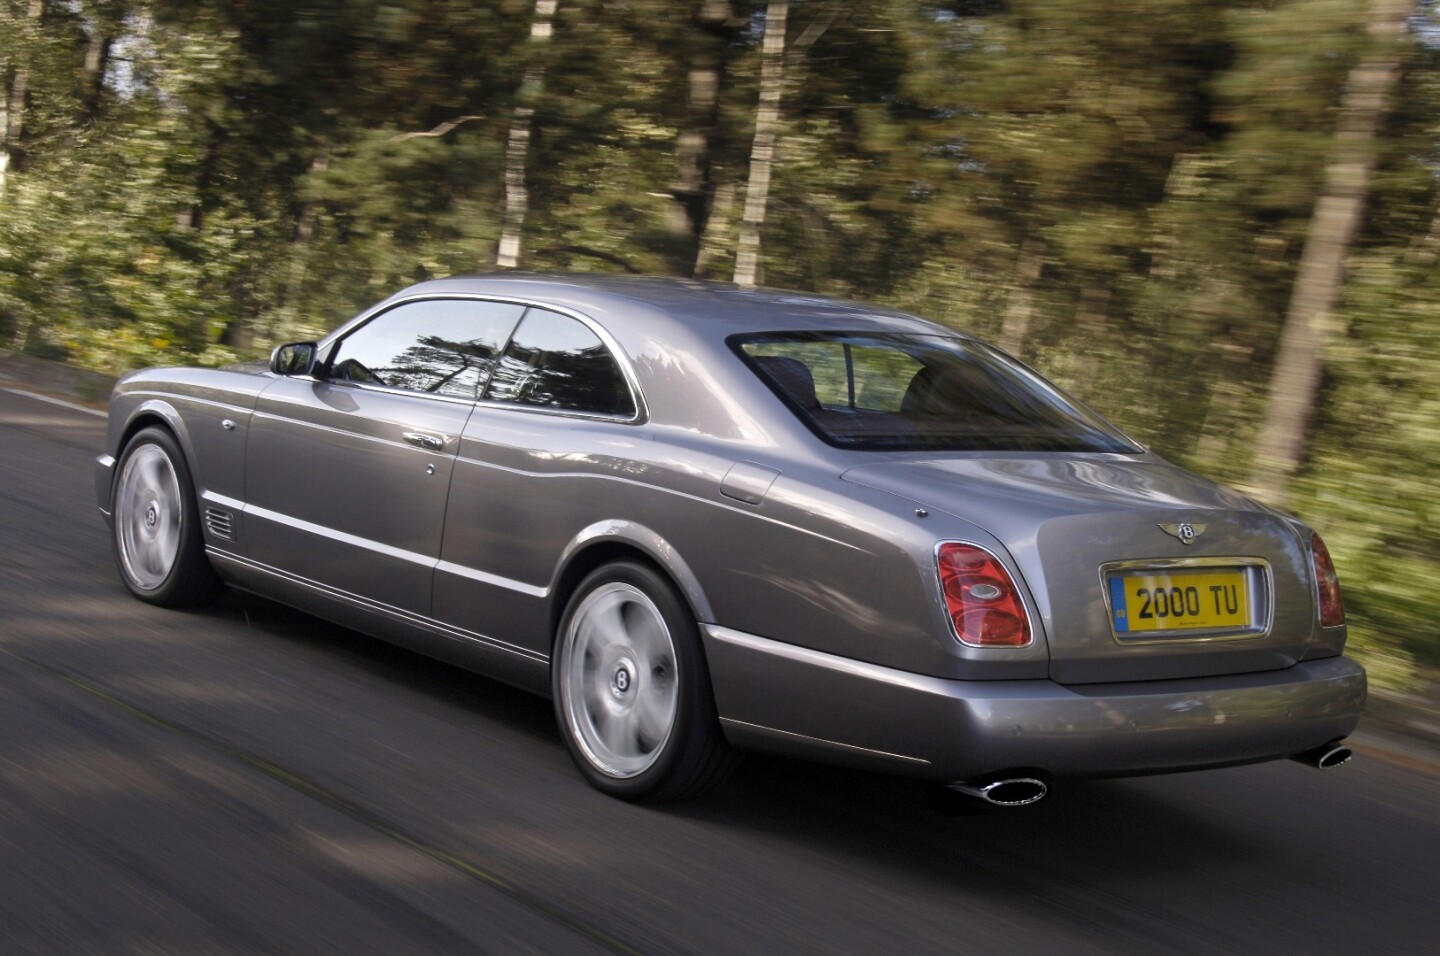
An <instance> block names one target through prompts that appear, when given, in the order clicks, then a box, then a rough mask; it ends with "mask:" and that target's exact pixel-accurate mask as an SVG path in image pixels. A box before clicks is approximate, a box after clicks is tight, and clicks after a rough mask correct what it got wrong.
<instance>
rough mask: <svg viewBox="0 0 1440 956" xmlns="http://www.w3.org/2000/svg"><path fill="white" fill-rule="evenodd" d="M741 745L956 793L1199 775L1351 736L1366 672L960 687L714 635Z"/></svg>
mask: <svg viewBox="0 0 1440 956" xmlns="http://www.w3.org/2000/svg"><path fill="white" fill-rule="evenodd" d="M702 632H703V634H704V640H705V649H706V654H707V658H708V661H709V665H710V673H711V679H712V681H713V683H714V687H715V699H716V704H717V706H718V708H719V712H720V717H721V722H722V725H723V726H724V728H725V734H726V737H727V738H728V739H729V740H730V741H731V743H733V744H735V745H736V746H737V747H739V748H741V749H746V750H762V751H769V752H778V753H786V754H791V755H795V756H801V757H806V758H811V759H818V760H823V761H826V762H830V763H842V764H848V765H852V766H861V767H870V768H873V769H880V770H886V771H891V772H898V773H903V774H906V775H909V776H915V777H921V778H924V779H928V780H935V781H940V782H950V781H955V780H964V779H970V778H974V777H979V776H983V775H985V774H989V773H995V772H999V771H1004V770H1011V769H1015V768H1028V769H1034V770H1040V771H1045V772H1048V773H1050V774H1053V775H1055V776H1060V777H1066V776H1069V777H1078V776H1097V777H1105V776H1125V775H1131V774H1144V773H1164V772H1171V771H1179V770H1198V769H1203V768H1205V767H1218V766H1226V765H1230V764H1240V763H1251V762H1258V761H1262V760H1271V759H1275V758H1279V757H1285V756H1289V755H1290V754H1294V753H1298V752H1300V751H1303V750H1309V749H1311V748H1314V747H1319V746H1321V745H1323V744H1326V743H1328V742H1330V741H1332V740H1337V739H1339V738H1341V737H1344V736H1346V735H1347V734H1349V733H1350V732H1351V731H1353V730H1354V729H1355V725H1356V724H1357V723H1358V722H1359V720H1360V713H1361V711H1362V709H1363V708H1364V705H1365V671H1364V669H1363V668H1361V667H1360V665H1358V664H1356V663H1355V662H1354V661H1352V660H1350V659H1349V658H1346V657H1330V658H1325V659H1323V660H1316V661H1304V662H1302V663H1299V664H1296V665H1295V666H1293V667H1289V668H1285V669H1284V670H1277V671H1264V672H1261V673H1254V674H1239V675H1234V676H1225V677H1206V678H1191V679H1185V680H1160V681H1137V682H1133V683H1124V684H1082V685H1070V686H1066V685H1061V684H1057V683H1054V682H1053V681H1048V680H1017V681H959V680H946V679H942V678H936V677H927V676H924V675H920V674H911V673H907V672H904V671H898V670H893V669H891V668H886V667H880V666H877V665H874V664H867V663H863V662H861V661H854V660H849V659H846V658H841V657H835V656H833V655H830V654H823V653H820V652H818V651H813V650H809V649H806V648H801V647H796V646H795V645H791V644H784V643H781V642H778V641H772V640H768V639H766V638H761V637H755V636H753V635H750V634H744V633H741V632H739V631H733V630H730V629H728V628H723V627H717V626H714V625H706V626H704V627H703V628H702Z"/></svg>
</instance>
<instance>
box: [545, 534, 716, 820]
mask: <svg viewBox="0 0 1440 956" xmlns="http://www.w3.org/2000/svg"><path fill="white" fill-rule="evenodd" d="M551 683H552V689H553V691H554V696H555V715H556V719H557V721H558V722H559V724H560V732H561V734H562V736H563V737H564V739H565V744H566V747H567V748H568V749H569V751H570V755H571V757H573V758H574V760H575V763H576V765H577V766H578V767H579V768H580V771H581V773H583V774H584V775H585V777H586V779H587V780H589V781H590V783H591V784H593V785H594V786H595V787H596V788H598V789H600V790H602V791H604V792H605V793H608V794H611V795H613V796H617V797H621V798H623V799H626V800H644V801H651V802H654V801H660V800H671V799H676V798H680V797H689V796H695V795H698V794H700V793H702V792H704V791H706V790H709V789H710V788H711V787H713V786H715V785H716V784H718V783H719V782H720V781H721V780H722V779H724V777H725V775H726V774H727V773H728V772H729V770H730V768H731V767H732V766H733V764H734V762H735V757H734V755H733V753H732V752H731V750H730V748H729V747H728V746H727V745H726V743H725V739H724V736H723V734H722V733H721V730H720V724H719V720H718V719H717V718H716V714H715V704H714V698H713V695H712V693H711V690H710V678H709V673H708V671H707V670H706V667H705V656H704V653H703V649H702V648H701V645H700V635H699V631H698V629H697V627H696V625H695V621H694V618H693V617H692V616H691V615H690V613H689V610H688V609H687V608H686V606H685V604H684V602H683V601H682V600H681V599H680V597H679V596H678V595H677V594H676V593H675V590H674V588H673V587H672V586H671V585H670V583H669V582H668V581H666V580H665V579H664V578H663V577H661V576H660V575H659V574H658V573H656V572H655V571H654V570H652V569H651V568H649V567H646V566H645V565H642V564H637V563H634V562H630V561H621V562H616V563H614V564H609V565H605V566H604V567H601V568H599V569H597V570H596V571H594V572H592V573H591V574H590V575H589V576H588V577H587V578H585V580H584V581H582V582H581V584H580V587H579V588H577V589H576V591H575V594H574V596H573V597H572V598H571V599H570V603H569V604H568V605H567V606H566V609H565V615H564V617H563V618H562V619H561V623H560V631H559V633H558V635H557V637H556V642H555V657H554V660H553V662H552V665H551Z"/></svg>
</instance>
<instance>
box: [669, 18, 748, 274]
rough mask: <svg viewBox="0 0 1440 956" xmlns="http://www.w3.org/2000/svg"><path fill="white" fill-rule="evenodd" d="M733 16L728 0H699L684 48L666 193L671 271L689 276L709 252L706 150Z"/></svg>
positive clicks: (702, 266) (700, 269)
mask: <svg viewBox="0 0 1440 956" xmlns="http://www.w3.org/2000/svg"><path fill="white" fill-rule="evenodd" d="M733 19H734V11H733V10H732V9H731V6H730V2H729V0H701V2H700V9H699V10H698V11H697V12H696V14H695V24H696V26H697V27H699V31H698V32H699V34H700V35H699V38H698V40H697V41H696V42H695V43H693V44H692V45H691V49H690V50H689V51H688V53H689V55H688V58H687V59H688V61H689V64H690V70H689V75H688V78H687V83H688V90H687V95H686V99H685V124H684V128H682V129H681V131H680V135H679V136H677V137H676V139H675V174H676V178H675V185H674V186H672V187H671V189H670V194H671V195H672V196H674V197H675V203H676V206H677V207H678V210H679V214H678V216H676V218H675V227H674V231H675V232H676V234H677V236H678V240H677V243H676V244H677V246H678V251H677V254H676V256H675V260H676V261H675V271H676V272H679V273H685V272H688V273H689V274H690V275H693V276H703V275H704V273H705V270H706V268H707V267H708V266H709V264H710V262H711V261H712V260H713V258H714V250H713V249H712V248H710V242H709V240H710V238H711V237H710V236H709V235H708V232H707V231H708V230H709V229H710V217H711V213H712V210H713V208H714V200H715V196H714V191H715V184H714V181H713V177H712V176H711V154H712V152H713V149H714V145H715V144H714V142H713V137H714V132H715V127H716V124H717V123H718V122H719V112H720V87H721V85H722V84H723V82H724V76H725V50H726V47H727V46H728V45H729V42H730V34H731V32H732V30H733V27H732V25H731V24H732V21H733ZM721 188H722V189H726V188H730V187H729V184H726V186H723V187H721Z"/></svg>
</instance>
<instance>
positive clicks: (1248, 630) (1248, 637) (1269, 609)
mask: <svg viewBox="0 0 1440 956" xmlns="http://www.w3.org/2000/svg"><path fill="white" fill-rule="evenodd" d="M1176 568H1178V569H1181V570H1185V569H1205V568H1214V569H1219V568H1239V569H1244V570H1246V571H1248V572H1249V573H1250V574H1252V575H1255V576H1258V578H1259V580H1260V581H1261V582H1262V583H1263V585H1264V594H1263V595H1261V597H1262V598H1263V599H1264V601H1265V606H1264V608H1263V609H1261V610H1260V611H1259V612H1258V613H1257V609H1256V608H1255V607H1254V606H1253V602H1252V606H1251V609H1250V624H1248V625H1246V626H1245V627H1236V628H1223V629H1219V630H1216V629H1211V630H1199V629H1197V633H1195V634H1194V635H1193V636H1190V635H1187V636H1184V637H1181V636H1179V635H1181V634H1185V632H1184V631H1170V632H1162V631H1142V632H1139V633H1140V634H1141V635H1142V636H1140V637H1139V638H1137V639H1133V640H1126V639H1123V638H1121V637H1120V632H1118V631H1116V630H1115V608H1114V607H1113V606H1112V605H1111V603H1110V580H1109V576H1110V574H1111V572H1121V573H1124V572H1127V571H1169V570H1171V569H1176ZM1099 573H1100V593H1101V595H1102V596H1103V597H1104V599H1105V620H1106V622H1107V623H1108V624H1109V626H1110V640H1111V641H1112V642H1114V643H1115V644H1116V646H1118V647H1141V646H1154V645H1156V644H1213V643H1218V642H1221V641H1252V640H1256V639H1258V638H1262V637H1268V636H1270V634H1271V632H1272V631H1273V630H1274V629H1275V572H1274V571H1273V570H1272V569H1271V567H1270V562H1269V561H1266V560H1265V559H1264V558H1242V557H1226V556H1218V557H1203V558H1137V559H1132V560H1127V561H1110V562H1107V563H1105V564H1102V565H1100V568H1099ZM1127 633H1131V632H1127Z"/></svg>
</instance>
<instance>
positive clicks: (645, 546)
mask: <svg viewBox="0 0 1440 956" xmlns="http://www.w3.org/2000/svg"><path fill="white" fill-rule="evenodd" d="M605 542H623V543H624V544H628V545H630V546H632V547H634V548H637V549H638V550H640V551H643V552H644V553H645V554H646V555H647V556H648V557H649V558H650V559H651V560H652V561H654V562H655V563H656V564H658V565H659V566H660V567H661V568H662V569H663V570H664V571H665V573H666V574H668V575H670V579H671V580H672V581H674V582H675V584H676V585H677V586H678V587H679V588H680V591H681V593H682V594H683V595H684V597H685V599H686V601H688V602H689V604H690V607H691V608H692V609H694V611H695V616H696V617H697V618H698V619H699V621H700V622H701V623H702V624H703V623H714V621H715V613H714V611H712V610H711V608H710V601H709V600H708V599H707V598H706V597H705V590H704V588H702V587H701V586H700V581H699V579H698V578H697V577H696V576H695V573H694V572H693V571H691V570H690V565H688V564H687V563H686V562H685V559H684V558H682V557H681V556H680V552H679V551H677V550H676V549H675V547H674V545H672V544H670V542H669V541H667V540H665V538H664V537H663V536H662V535H660V534H659V533H658V532H656V531H655V530H654V529H653V528H649V527H647V526H645V525H643V524H639V523H638V522H634V521H625V520H620V519H606V520H604V521H597V522H595V523H594V524H592V525H590V526H588V527H586V528H584V529H582V530H581V531H580V533H579V534H577V535H575V537H574V538H572V539H571V540H570V543H569V544H567V545H566V546H565V550H564V551H563V552H562V553H561V555H560V560H559V561H558V562H557V563H556V565H555V570H554V572H553V573H552V574H551V576H550V586H549V587H548V588H546V590H547V591H548V592H550V593H551V594H554V593H555V590H556V588H557V587H558V585H559V583H560V579H561V575H562V574H563V573H564V571H565V569H566V568H567V567H569V566H570V563H571V562H572V561H573V560H574V559H575V557H576V555H578V554H580V553H581V552H582V551H584V550H585V549H587V548H589V547H591V546H593V545H595V544H599V543H605Z"/></svg>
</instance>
